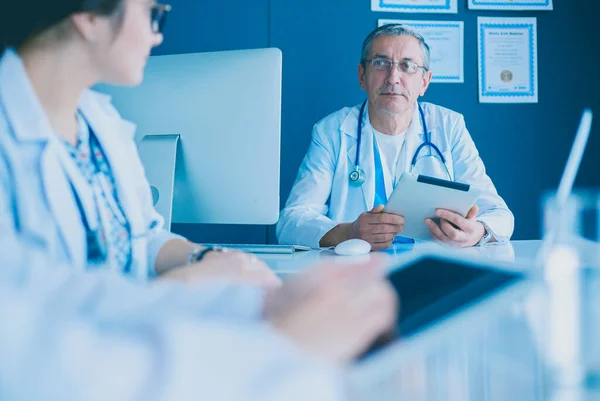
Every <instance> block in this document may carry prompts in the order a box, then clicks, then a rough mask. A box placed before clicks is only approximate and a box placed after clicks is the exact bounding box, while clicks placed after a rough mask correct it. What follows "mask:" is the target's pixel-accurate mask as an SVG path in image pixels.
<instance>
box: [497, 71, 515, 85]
mask: <svg viewBox="0 0 600 401" xmlns="http://www.w3.org/2000/svg"><path fill="white" fill-rule="evenodd" d="M500 79H501V80H502V81H503V82H510V81H512V79H513V73H512V71H510V70H504V71H502V72H501V73H500Z"/></svg>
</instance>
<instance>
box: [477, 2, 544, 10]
mask: <svg viewBox="0 0 600 401" xmlns="http://www.w3.org/2000/svg"><path fill="white" fill-rule="evenodd" d="M469 8H470V9H472V10H514V11H519V10H552V0H469Z"/></svg>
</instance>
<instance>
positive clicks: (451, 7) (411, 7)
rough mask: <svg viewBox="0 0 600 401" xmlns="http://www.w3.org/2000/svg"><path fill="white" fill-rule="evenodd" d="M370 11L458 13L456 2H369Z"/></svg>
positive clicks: (418, 0)
mask: <svg viewBox="0 0 600 401" xmlns="http://www.w3.org/2000/svg"><path fill="white" fill-rule="evenodd" d="M371 10H372V11H392V12H400V13H450V14H456V13H457V12H458V0H371Z"/></svg>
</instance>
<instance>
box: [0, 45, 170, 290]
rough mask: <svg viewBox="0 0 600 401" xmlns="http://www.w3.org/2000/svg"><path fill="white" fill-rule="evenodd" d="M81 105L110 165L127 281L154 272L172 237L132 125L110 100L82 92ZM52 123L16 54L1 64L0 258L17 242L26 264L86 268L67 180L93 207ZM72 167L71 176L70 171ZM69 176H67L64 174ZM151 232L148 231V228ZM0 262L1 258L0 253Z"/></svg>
mask: <svg viewBox="0 0 600 401" xmlns="http://www.w3.org/2000/svg"><path fill="white" fill-rule="evenodd" d="M79 108H80V110H81V112H82V113H83V115H84V116H85V118H86V120H87V121H88V122H89V124H90V126H91V128H92V129H93V131H94V133H95V134H96V136H97V137H98V140H99V142H100V144H101V146H102V148H103V150H104V152H105V154H106V157H107V159H108V160H109V163H110V165H111V168H112V171H113V174H114V177H115V180H116V186H117V193H118V197H119V200H120V202H121V204H122V206H123V209H124V212H125V215H126V217H127V219H128V221H129V223H130V226H131V233H132V269H131V272H132V273H131V274H132V276H134V277H136V278H138V279H141V280H145V279H146V278H147V277H149V276H151V275H153V274H154V261H155V258H156V255H157V254H158V251H159V250H160V248H161V247H162V245H164V243H165V242H166V241H168V240H170V239H171V238H173V237H175V236H174V235H173V234H171V233H169V232H167V231H165V230H164V229H163V219H162V217H161V216H160V215H159V214H158V213H157V212H156V211H155V210H154V206H153V202H152V195H151V193H150V188H149V185H148V182H147V180H146V177H145V173H144V168H143V166H142V164H141V161H140V159H139V156H138V153H137V149H136V146H135V142H134V131H135V126H134V125H133V124H131V123H129V122H127V121H124V120H123V119H121V117H120V116H119V114H118V113H117V111H116V110H115V109H114V108H113V106H112V105H111V104H110V98H109V97H107V96H104V95H101V94H98V93H95V92H92V91H87V92H86V93H84V94H83V95H82V97H81V99H80V104H79ZM69 157H70V156H69V154H68V153H67V152H66V151H65V149H64V145H63V144H62V143H61V142H60V139H58V137H57V136H56V135H55V134H54V133H53V131H52V128H51V126H50V123H49V121H48V119H47V117H46V115H45V113H44V111H43V109H42V107H41V105H40V103H39V101H38V99H37V96H36V94H35V92H34V90H33V88H32V86H31V83H30V81H29V79H28V77H27V74H26V72H25V69H24V66H23V63H22V60H21V59H20V57H19V56H18V54H17V53H16V52H14V51H13V50H10V49H9V50H7V51H5V52H4V55H3V56H2V58H1V59H0V232H1V233H0V255H1V254H3V253H5V252H10V249H9V248H7V246H8V245H7V244H9V243H10V241H11V240H12V239H14V238H18V240H19V241H20V242H21V243H25V247H26V248H27V249H28V250H29V252H28V253H27V256H26V258H27V261H23V264H31V263H36V261H38V262H39V261H40V260H44V261H45V262H51V263H48V264H49V265H55V266H59V265H69V266H73V267H75V268H77V269H86V267H87V260H86V254H87V245H86V240H85V238H86V235H85V228H84V224H83V221H82V219H81V214H80V211H79V208H78V206H77V203H76V198H75V196H74V194H73V191H72V188H71V184H70V181H71V182H72V184H73V187H74V188H75V190H76V191H77V192H78V193H79V194H80V195H79V196H80V199H81V201H82V202H83V203H84V204H85V205H88V206H87V207H88V209H87V210H93V208H94V204H93V199H91V197H87V196H86V192H85V191H82V190H80V189H79V188H82V186H84V185H87V183H86V182H85V181H84V180H83V179H79V180H77V179H75V180H73V178H71V179H70V178H69V177H80V175H79V174H78V173H77V171H72V169H73V168H75V169H76V166H75V164H74V163H68V161H66V159H68V158H69ZM69 169H71V171H69ZM69 173H70V174H69ZM151 227H152V229H151ZM0 257H1V256H0Z"/></svg>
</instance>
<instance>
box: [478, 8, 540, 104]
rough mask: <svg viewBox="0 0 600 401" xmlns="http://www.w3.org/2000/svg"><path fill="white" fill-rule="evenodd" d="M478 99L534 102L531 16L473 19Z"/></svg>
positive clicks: (535, 85)
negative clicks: (475, 22) (476, 36)
mask: <svg viewBox="0 0 600 401" xmlns="http://www.w3.org/2000/svg"><path fill="white" fill-rule="evenodd" d="M477 25H478V29H477V31H478V39H479V40H478V48H479V52H478V56H479V57H478V59H479V101H480V102H481V103H537V101H538V67H537V22H536V19H535V18H483V17H480V18H478V19H477Z"/></svg>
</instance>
